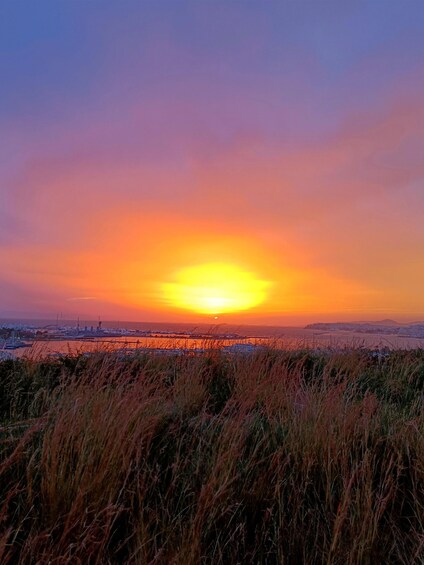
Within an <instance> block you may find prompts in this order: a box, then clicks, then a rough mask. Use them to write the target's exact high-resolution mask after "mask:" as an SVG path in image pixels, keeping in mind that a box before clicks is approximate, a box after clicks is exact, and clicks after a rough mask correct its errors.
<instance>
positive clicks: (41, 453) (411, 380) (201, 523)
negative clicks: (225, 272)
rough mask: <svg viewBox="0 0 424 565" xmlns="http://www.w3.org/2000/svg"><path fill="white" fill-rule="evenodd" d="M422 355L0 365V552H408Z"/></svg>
mask: <svg viewBox="0 0 424 565" xmlns="http://www.w3.org/2000/svg"><path fill="white" fill-rule="evenodd" d="M423 393H424V353H423V352H422V351H411V352H392V353H391V354H390V355H388V356H387V357H374V356H372V355H371V354H369V353H367V352H366V351H351V352H342V353H319V354H317V353H313V352H311V351H309V352H308V351H303V352H302V351H297V352H293V351H292V352H283V351H277V350H273V349H267V350H261V351H258V352H255V353H252V354H249V355H242V354H240V355H239V354H232V355H228V354H224V353H222V352H219V351H214V350H210V351H209V352H207V353H204V354H202V355H190V354H185V355H155V354H154V353H151V354H146V353H142V354H138V355H135V356H133V357H129V358H123V357H122V356H120V355H119V354H114V353H110V352H109V353H100V352H99V353H97V354H95V355H92V356H90V357H84V356H80V357H76V358H72V357H67V358H63V359H61V360H55V361H48V362H42V361H30V360H20V361H5V362H2V363H0V420H1V427H0V562H1V563H4V564H7V563H25V564H26V563H28V564H29V563H52V564H65V563H81V564H90V563H99V564H100V563H101V564H103V563H136V564H138V563H139V564H146V565H147V564H152V565H153V564H175V565H191V564H193V565H194V564H200V563H202V564H203V563H205V564H212V563H213V564H220V563H222V564H227V563H228V564H233V563H234V564H236V563H240V564H242V563H243V564H245V563H247V564H249V563H252V564H274V563H275V564H288V565H292V564H298V563H299V564H303V563H305V564H317V565H319V564H326V565H329V564H339V563H340V564H344V565H348V564H352V565H353V564H364V565H366V564H368V563H369V564H371V563H388V564H390V563H393V564H395V563H396V564H398V563H400V564H402V563H404V564H405V565H406V564H407V565H411V564H413V563H417V564H418V563H422V562H424V491H423V488H424V435H423V433H424V413H423V402H422V401H423Z"/></svg>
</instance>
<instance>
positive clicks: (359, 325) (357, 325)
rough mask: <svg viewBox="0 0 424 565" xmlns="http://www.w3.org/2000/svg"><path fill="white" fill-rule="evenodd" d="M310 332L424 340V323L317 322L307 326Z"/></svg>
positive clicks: (381, 321) (387, 320)
mask: <svg viewBox="0 0 424 565" xmlns="http://www.w3.org/2000/svg"><path fill="white" fill-rule="evenodd" d="M305 329H308V330H320V331H350V332H359V333H370V334H373V333H379V334H380V333H381V334H385V335H397V336H405V337H416V338H424V322H411V323H402V322H396V321H395V320H390V319H386V320H380V321H377V322H372V321H364V322H317V323H315V324H308V325H307V326H305Z"/></svg>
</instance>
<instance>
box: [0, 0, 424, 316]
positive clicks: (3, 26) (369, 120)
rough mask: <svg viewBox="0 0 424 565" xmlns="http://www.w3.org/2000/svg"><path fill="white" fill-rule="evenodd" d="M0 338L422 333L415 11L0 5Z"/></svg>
mask: <svg viewBox="0 0 424 565" xmlns="http://www.w3.org/2000/svg"><path fill="white" fill-rule="evenodd" d="M0 76H1V81H0V317H34V318H36V317H44V318H46V317H52V318H56V316H57V315H58V314H60V315H61V316H63V317H64V318H70V317H77V316H80V317H81V318H84V317H85V318H93V317H96V318H97V316H101V317H102V318H103V319H105V320H106V319H120V320H134V321H136V320H139V321H207V320H210V319H219V320H221V321H223V322H231V323H232V322H235V323H261V324H272V325H276V324H281V325H284V324H296V325H297V324H303V323H305V322H313V321H326V320H333V321H339V320H347V321H348V320H379V319H382V318H386V317H390V318H396V319H399V320H404V321H406V320H419V319H424V292H423V287H424V2H423V1H422V0H366V1H365V0H364V1H362V0H343V1H340V0H334V1H333V0H278V1H273V0H243V1H242V0H154V1H153V0H137V1H136V0H120V1H119V2H117V1H116V0H50V1H49V0H37V2H34V1H33V0H26V1H24V0H1V1H0Z"/></svg>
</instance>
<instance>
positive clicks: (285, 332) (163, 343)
mask: <svg viewBox="0 0 424 565" xmlns="http://www.w3.org/2000/svg"><path fill="white" fill-rule="evenodd" d="M246 333H247V332H245V333H244V335H246ZM236 343H242V344H246V343H251V344H255V345H273V346H275V347H278V348H281V349H299V348H305V347H307V348H313V349H316V348H320V349H321V348H332V349H339V348H357V347H365V348H370V349H374V348H382V347H389V348H390V349H413V348H421V347H423V346H424V340H420V339H411V338H403V337H396V336H386V335H378V334H373V335H369V334H360V333H354V332H317V331H316V330H305V329H301V328H280V334H279V335H278V334H277V333H275V335H273V336H260V335H256V336H252V337H246V338H245V339H236V340H225V339H220V340H216V339H201V338H199V339H192V338H185V339H179V338H172V337H169V336H164V337H143V338H128V337H117V338H104V339H96V340H93V341H91V340H90V341H87V340H61V341H37V342H34V344H33V345H32V347H30V348H22V349H16V350H13V351H12V353H13V355H15V356H17V357H23V356H29V357H44V356H48V355H52V354H56V353H61V354H77V353H83V352H93V351H97V350H104V349H107V350H117V349H122V348H128V349H141V348H148V349H152V350H155V349H156V350H158V349H161V350H162V349H166V350H176V349H184V350H205V349H206V350H207V349H212V348H218V347H225V346H230V345H234V344H236Z"/></svg>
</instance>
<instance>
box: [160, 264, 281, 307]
mask: <svg viewBox="0 0 424 565" xmlns="http://www.w3.org/2000/svg"><path fill="white" fill-rule="evenodd" d="M175 278H176V281H175V282H172V283H165V284H164V285H163V292H164V295H165V298H166V299H167V300H168V301H169V302H170V304H171V305H172V306H177V307H178V308H183V309H186V310H194V311H195V312H199V313H202V314H222V313H227V312H238V311H240V310H249V309H250V308H253V307H254V306H257V305H258V304H261V302H263V301H264V300H265V297H266V290H267V288H268V287H269V285H270V283H269V282H266V281H262V280H258V279H257V278H255V277H254V275H253V274H252V273H249V272H246V271H243V270H242V269H240V268H239V267H237V266H235V265H226V264H221V263H209V264H205V265H197V266H194V267H187V268H184V269H182V270H180V271H179V272H178V273H177V275H176V277H175Z"/></svg>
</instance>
